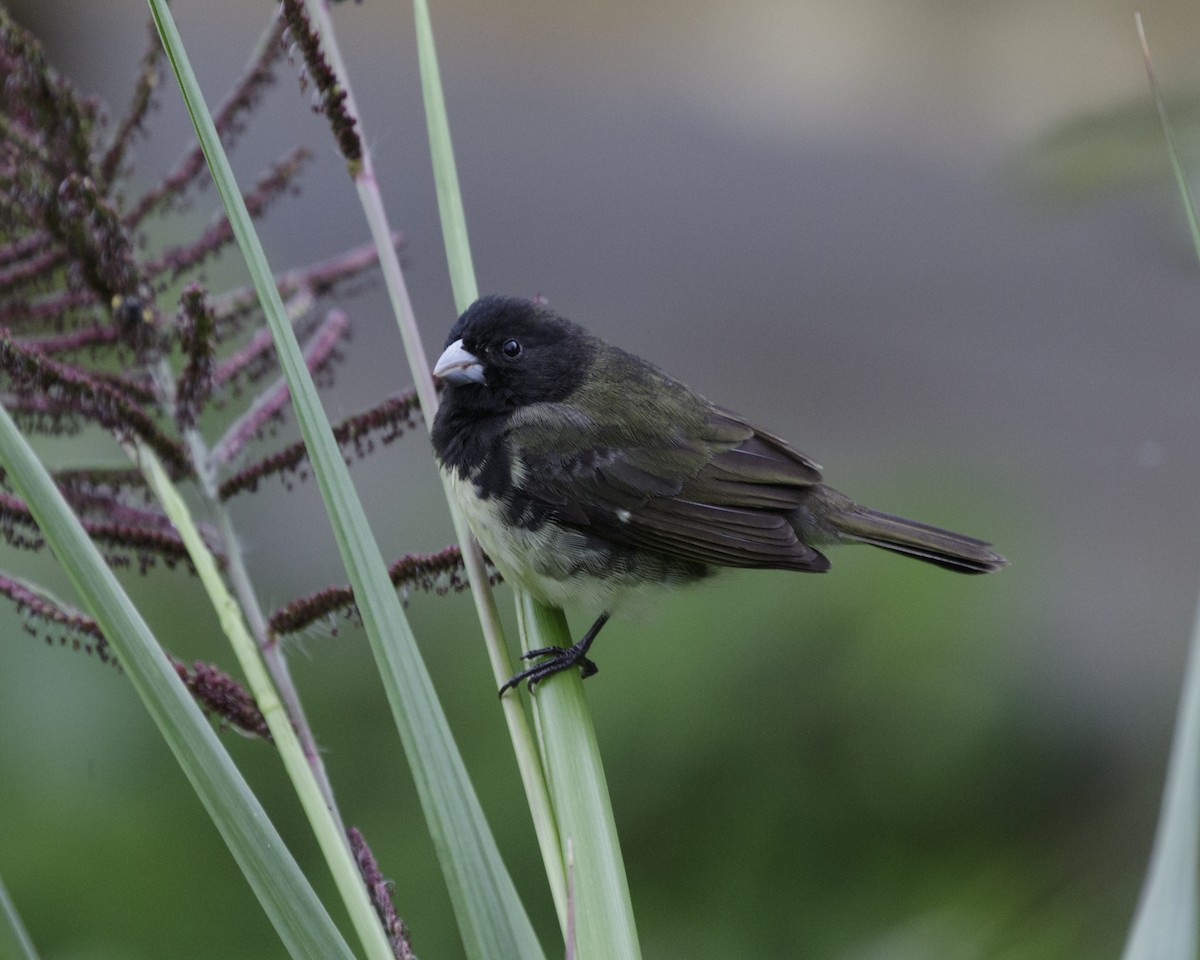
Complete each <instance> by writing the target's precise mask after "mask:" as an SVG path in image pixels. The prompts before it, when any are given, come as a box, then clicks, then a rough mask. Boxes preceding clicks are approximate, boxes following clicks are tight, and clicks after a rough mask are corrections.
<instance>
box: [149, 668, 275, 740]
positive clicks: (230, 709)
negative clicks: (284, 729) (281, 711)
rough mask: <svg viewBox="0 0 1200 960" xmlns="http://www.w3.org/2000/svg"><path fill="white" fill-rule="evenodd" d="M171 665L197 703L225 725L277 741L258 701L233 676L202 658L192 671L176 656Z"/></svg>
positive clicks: (254, 735)
mask: <svg viewBox="0 0 1200 960" xmlns="http://www.w3.org/2000/svg"><path fill="white" fill-rule="evenodd" d="M171 664H172V666H174V667H175V672H176V673H177V674H178V675H179V679H180V680H182V681H183V685H184V686H185V687H187V688H188V692H190V693H191V695H192V697H194V698H195V700H196V702H197V703H198V704H199V705H200V706H201V707H202V708H203V709H204V710H206V711H207V712H209V713H211V714H215V715H216V716H217V717H219V718H220V720H221V726H222V727H225V726H226V725H228V726H232V727H233V728H234V729H236V730H238V731H240V732H242V733H245V734H248V735H249V736H253V737H258V738H260V739H262V740H266V741H267V742H268V743H272V742H274V741H273V739H272V737H271V731H270V730H269V729H268V728H267V721H266V720H265V719H263V715H262V712H261V711H260V710H259V709H258V704H257V703H256V702H255V700H254V698H253V697H252V696H250V694H249V693H248V692H247V691H246V688H245V687H243V686H242V685H241V684H240V683H238V682H237V681H236V680H234V679H233V678H232V677H231V676H229V675H228V674H227V673H222V672H221V671H220V670H218V669H217V668H216V667H214V666H212V665H211V664H206V663H201V662H200V661H199V660H197V661H196V662H195V663H193V664H192V667H191V669H190V670H189V669H188V668H187V667H186V666H184V664H182V663H181V662H179V661H178V660H176V659H175V658H174V657H172V658H171Z"/></svg>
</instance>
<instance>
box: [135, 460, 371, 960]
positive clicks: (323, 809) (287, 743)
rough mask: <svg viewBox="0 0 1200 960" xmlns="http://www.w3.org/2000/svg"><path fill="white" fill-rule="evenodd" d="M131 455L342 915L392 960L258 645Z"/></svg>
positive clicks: (164, 485) (152, 477) (157, 485)
mask: <svg viewBox="0 0 1200 960" xmlns="http://www.w3.org/2000/svg"><path fill="white" fill-rule="evenodd" d="M132 453H133V454H134V457H135V461H136V463H137V464H138V465H139V466H140V467H141V470H142V474H143V475H144V476H145V477H146V480H147V482H148V483H149V484H150V489H151V490H153V491H154V495H155V497H156V498H157V499H158V502H159V503H160V504H162V508H163V510H164V512H165V513H166V515H167V517H168V518H169V519H170V521H171V523H172V525H174V527H175V529H176V530H177V531H178V532H179V536H180V538H181V539H182V540H183V543H184V545H185V546H186V547H187V551H188V556H189V557H191V560H192V566H193V567H194V568H195V570H196V574H197V576H198V577H199V578H200V582H201V583H202V584H203V585H204V590H205V592H206V593H207V594H208V597H209V601H210V602H211V603H212V605H213V609H214V610H215V611H216V613H217V618H218V620H219V621H220V624H221V629H222V631H223V632H224V634H225V636H226V637H227V638H228V640H229V643H230V645H231V646H232V647H233V650H234V653H235V654H236V655H237V658H238V664H239V665H240V666H241V668H242V673H243V674H244V675H245V677H246V682H247V683H248V684H249V686H250V692H251V694H253V696H254V699H255V702H256V703H257V704H258V709H259V710H261V711H262V715H263V719H265V720H266V722H267V727H268V728H269V729H270V731H271V737H272V739H273V740H274V741H275V748H276V750H277V751H278V752H279V756H280V758H281V759H282V760H283V764H284V767H285V768H286V769H287V773H288V776H289V778H290V779H291V781H292V786H293V788H294V789H295V791H296V795H297V797H299V799H300V804H301V806H302V807H303V808H304V812H305V815H306V816H307V817H308V820H309V823H310V824H311V825H312V828H313V833H314V834H315V835H316V838H317V842H318V844H320V847H321V853H322V854H323V855H324V857H325V860H326V862H327V863H328V864H329V869H330V871H331V872H332V873H333V878H334V882H335V883H336V885H337V888H338V893H340V894H341V897H342V902H343V903H344V904H345V905H346V911H347V912H348V913H349V914H350V920H351V922H352V923H353V924H354V929H355V932H356V933H357V934H358V939H359V942H360V943H362V945H363V949H364V950H365V951H366V953H367V956H368V957H370V958H372V960H395V958H394V955H393V953H392V948H391V945H390V944H389V943H388V941H387V937H386V936H385V934H384V932H383V926H382V924H380V922H379V918H378V916H377V915H376V913H375V907H374V906H373V905H372V903H371V900H370V897H369V896H368V895H367V888H366V886H365V885H364V884H363V881H362V875H361V874H360V873H359V870H358V866H357V864H356V863H355V861H354V857H353V855H352V854H351V852H350V846H349V844H348V842H347V840H346V837H345V836H344V835H343V834H342V831H341V829H340V827H339V826H338V823H337V820H336V818H335V817H334V815H333V812H332V811H331V810H330V808H329V806H328V804H326V802H325V798H324V796H323V795H322V793H321V787H320V785H319V784H318V783H317V778H316V776H315V774H314V773H313V769H312V767H310V766H309V764H308V762H307V760H306V759H305V756H304V749H303V747H301V745H300V739H299V737H298V736H297V735H296V731H295V730H294V729H293V727H292V723H291V720H290V719H289V717H288V715H287V711H286V710H284V708H283V703H282V702H281V701H280V699H279V694H278V692H277V691H276V689H275V686H274V684H272V683H271V678H270V675H269V674H268V673H267V668H266V666H265V664H264V663H263V661H262V657H261V656H260V655H259V651H258V646H257V645H256V644H255V642H254V638H253V637H252V636H251V635H250V630H249V628H248V627H247V626H246V621H245V617H244V615H243V613H242V608H241V607H239V606H238V604H237V601H236V600H234V599H233V597H232V596H231V595H230V593H229V591H228V590H227V589H226V587H225V581H224V579H223V578H222V577H221V573H220V571H219V570H218V569H217V560H216V557H214V556H213V555H212V551H210V550H209V549H208V545H207V544H206V543H205V542H204V538H203V537H202V536H201V535H200V531H199V529H198V528H197V527H196V523H195V521H194V520H193V519H192V514H191V511H190V510H189V509H188V506H187V504H186V503H185V502H184V499H183V497H182V496H181V495H180V493H179V490H178V489H177V488H176V486H175V485H174V484H173V483H172V482H171V479H170V478H169V477H168V476H167V473H166V471H165V470H164V469H163V468H162V465H161V464H160V463H159V462H158V458H157V457H155V455H154V453H153V452H152V451H151V450H150V449H149V448H148V447H146V446H145V445H143V444H137V446H136V447H135V448H134V449H133V450H132Z"/></svg>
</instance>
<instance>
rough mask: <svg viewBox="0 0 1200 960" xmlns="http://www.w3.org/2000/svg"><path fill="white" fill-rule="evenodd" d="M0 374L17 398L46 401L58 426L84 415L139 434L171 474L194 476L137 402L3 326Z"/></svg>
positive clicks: (175, 444) (117, 429)
mask: <svg viewBox="0 0 1200 960" xmlns="http://www.w3.org/2000/svg"><path fill="white" fill-rule="evenodd" d="M0 371H2V372H3V374H4V375H5V376H6V377H7V379H8V380H9V384H10V388H11V389H12V390H13V391H14V392H15V393H16V394H18V396H19V397H24V396H26V395H30V396H32V397H34V398H37V399H38V400H40V401H43V402H44V403H45V410H44V411H43V412H45V413H47V414H49V415H51V416H52V417H55V418H57V419H58V420H59V421H60V422H61V421H62V420H64V419H65V420H67V421H70V420H71V419H72V418H75V417H82V418H83V419H85V420H90V421H93V422H95V423H98V424H99V425H100V426H102V427H104V428H106V429H108V430H111V431H113V432H114V433H116V434H117V435H118V436H128V435H133V436H136V437H138V438H139V439H140V440H142V442H144V443H145V444H146V445H147V446H149V447H151V448H152V449H153V450H154V452H155V453H157V454H158V455H159V457H160V458H161V459H162V460H163V462H164V463H165V464H166V465H167V469H168V470H169V471H170V472H171V474H172V476H174V477H181V476H188V475H190V474H191V473H192V467H191V463H190V462H189V460H188V457H187V454H186V453H185V452H184V449H183V447H182V445H181V444H180V443H179V442H178V441H177V440H175V439H174V438H172V437H169V436H167V435H166V434H165V433H163V431H162V430H161V429H160V428H159V427H158V424H157V423H156V422H155V421H154V419H153V418H152V417H151V416H150V415H149V414H148V413H146V412H145V411H144V410H143V409H142V408H141V406H140V405H139V404H138V402H137V400H136V399H134V398H133V397H130V396H129V395H127V394H125V393H123V392H122V391H121V390H120V389H118V388H117V387H116V386H115V385H114V384H113V383H111V382H102V381H101V380H99V379H97V378H96V377H94V376H92V375H91V374H89V373H87V372H85V371H84V370H82V369H80V368H79V367H75V366H71V365H69V364H64V363H60V362H59V361H57V360H51V359H50V358H49V357H44V356H42V355H41V354H40V353H38V352H37V351H36V350H28V349H25V348H24V347H23V346H22V345H21V344H19V343H18V342H17V341H16V340H15V339H14V338H13V337H12V335H11V334H10V333H9V332H8V331H7V330H4V329H3V328H0Z"/></svg>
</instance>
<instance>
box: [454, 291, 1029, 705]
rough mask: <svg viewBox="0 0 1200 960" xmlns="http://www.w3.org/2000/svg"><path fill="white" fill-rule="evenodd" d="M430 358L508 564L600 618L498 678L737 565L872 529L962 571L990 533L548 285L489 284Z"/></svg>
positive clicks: (899, 549)
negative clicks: (795, 431)
mask: <svg viewBox="0 0 1200 960" xmlns="http://www.w3.org/2000/svg"><path fill="white" fill-rule="evenodd" d="M433 375H434V377H435V379H436V380H438V381H440V383H441V384H442V385H443V391H442V398H441V403H440V405H439V407H438V410H437V414H436V416H435V418H434V423H433V427H432V430H431V441H432V445H433V451H434V455H435V458H436V460H437V463H438V466H439V469H440V472H441V473H442V475H443V476H444V478H445V479H446V480H447V481H448V485H449V487H450V489H451V491H452V494H453V497H454V499H455V500H457V502H458V503H459V505H460V506H461V508H462V510H463V513H464V514H465V516H466V519H467V523H468V525H469V527H470V528H471V532H472V533H473V534H474V536H475V538H476V540H478V542H479V544H480V546H481V547H482V548H483V550H484V551H485V552H486V554H487V556H488V557H489V558H490V560H491V562H492V564H493V565H494V566H495V568H496V569H497V570H498V571H499V573H500V574H501V575H502V576H503V577H504V579H505V580H506V581H508V582H509V583H510V584H513V585H515V586H517V587H519V588H521V589H523V590H525V591H527V592H528V593H529V594H531V595H532V596H533V597H535V598H536V599H537V600H539V601H541V602H542V603H544V604H548V605H550V606H553V607H559V608H565V607H567V606H569V605H570V606H575V607H581V608H584V609H586V610H589V611H590V612H591V614H592V615H594V616H595V617H596V619H595V621H594V622H593V623H592V625H591V627H590V628H589V629H588V630H587V632H586V633H585V634H584V635H583V637H582V638H581V639H580V640H579V641H578V642H576V643H574V644H573V645H571V646H569V647H543V648H540V649H536V650H530V651H528V652H527V653H525V654H524V657H523V659H525V660H526V661H530V665H529V666H528V667H527V668H526V669H524V670H522V671H520V672H519V673H517V674H516V675H514V676H513V677H511V678H510V679H509V680H508V681H507V682H506V683H505V684H504V685H503V686H502V687H501V688H500V695H501V696H503V695H504V693H505V692H506V691H507V690H509V689H511V688H515V687H517V686H519V685H520V684H521V683H522V682H525V683H527V684H528V689H529V690H530V691H531V692H532V691H533V689H534V687H535V686H536V685H537V684H539V683H540V682H542V681H543V680H546V679H547V678H548V677H550V676H553V675H554V674H556V673H559V672H560V671H564V670H569V669H571V668H573V667H578V668H579V669H580V673H581V675H582V676H583V677H585V678H586V677H589V676H591V675H593V674H594V673H595V672H596V670H597V667H596V664H595V662H594V661H593V660H592V659H591V658H589V656H588V652H589V650H590V648H591V645H592V643H593V641H594V640H595V639H596V636H597V634H598V633H599V632H600V630H601V629H602V628H603V627H604V625H605V623H607V622H608V619H609V617H610V616H612V614H613V613H614V612H616V611H617V610H619V609H622V608H624V607H627V606H629V605H636V604H637V602H638V600H639V599H642V602H644V598H645V597H647V596H653V595H654V592H655V591H657V590H661V589H665V588H671V587H676V586H682V585H685V584H690V583H695V582H697V581H700V580H703V579H705V578H706V577H709V576H710V575H712V574H714V573H716V572H717V571H719V570H720V569H721V568H724V567H740V568H753V569H778V570H795V571H799V572H804V573H821V572H824V571H826V570H828V569H829V566H830V564H829V560H828V559H827V558H826V556H825V553H824V552H823V551H824V549H825V548H827V547H830V546H835V545H837V544H843V543H866V544H870V545H872V546H875V547H881V548H883V549H884V550H889V551H892V552H894V553H898V554H903V555H905V556H909V557H915V558H916V559H918V560H923V561H926V562H927V563H931V564H935V565H937V566H939V567H943V568H945V569H947V570H954V571H957V572H960V573H988V572H991V571H994V570H998V569H1000V568H1001V567H1003V566H1005V564H1006V563H1007V561H1006V560H1005V558H1004V557H1002V556H1001V555H1000V554H998V553H996V552H995V551H993V550H992V549H991V545H990V544H988V543H986V542H985V541H983V540H977V539H975V538H974V537H968V536H964V535H962V534H958V533H953V532H951V531H949V530H943V529H940V528H938V527H934V526H930V525H928V524H924V523H918V522H916V521H914V520H906V519H904V518H903V517H898V516H894V515H892V514H888V513H882V512H880V511H877V510H872V509H870V508H868V507H863V506H860V505H859V504H858V503H856V502H855V501H853V500H852V499H850V498H849V497H847V496H846V495H844V494H842V493H839V492H838V491H836V490H834V489H833V488H831V487H829V486H827V485H826V484H825V483H823V482H822V474H821V467H820V466H819V465H818V464H816V463H815V462H813V461H812V460H811V459H809V458H808V457H807V456H805V455H804V454H803V453H801V452H800V451H799V450H797V449H796V448H795V447H793V446H791V445H790V444H788V443H787V442H786V441H785V440H783V439H781V438H780V437H778V436H776V435H775V434H773V433H770V432H768V431H766V430H764V429H763V428H761V427H759V426H756V425H755V424H754V423H752V422H751V421H750V420H748V419H747V418H745V417H743V416H742V415H741V414H738V413H735V412H734V411H732V410H729V409H726V408H725V407H721V406H718V405H717V404H715V403H712V402H711V401H709V400H707V399H705V398H704V397H703V396H701V395H700V394H699V393H697V392H695V391H694V390H692V389H691V388H689V387H688V386H686V385H685V384H683V383H681V382H680V381H679V380H676V379H675V378H673V377H671V376H670V375H669V374H667V373H666V372H664V371H663V370H661V369H659V368H658V367H657V366H655V365H654V364H652V363H650V362H648V361H646V360H643V359H642V358H640V357H638V356H635V355H634V354H632V353H628V352H626V351H624V350H622V349H620V348H619V347H615V346H612V345H611V344H609V343H607V342H606V341H604V340H602V339H600V338H599V337H596V336H593V335H592V334H590V333H588V332H587V331H586V330H585V329H584V328H583V327H581V326H579V325H578V324H576V323H573V322H572V321H570V320H567V319H566V318H564V317H562V316H560V315H558V314H557V313H556V312H554V311H553V310H551V309H550V308H549V307H548V306H547V305H546V304H545V303H544V302H540V301H533V300H527V299H522V298H517V297H510V296H501V295H488V296H484V297H481V298H479V299H478V300H476V301H475V302H474V303H472V304H471V305H470V306H469V307H468V308H467V309H466V310H465V311H464V312H463V313H462V315H461V316H459V317H458V319H457V321H456V322H455V323H454V324H453V326H452V328H451V330H450V333H449V335H448V336H447V338H446V343H445V347H444V350H443V352H442V354H441V356H440V357H439V358H438V360H437V362H436V364H435V365H434V368H433Z"/></svg>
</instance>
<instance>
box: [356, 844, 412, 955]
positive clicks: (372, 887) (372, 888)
mask: <svg viewBox="0 0 1200 960" xmlns="http://www.w3.org/2000/svg"><path fill="white" fill-rule="evenodd" d="M346 838H347V839H348V840H349V841H350V852H351V853H352V854H353V855H354V862H355V863H356V864H358V872H359V873H360V874H361V875H362V879H363V883H364V884H365V885H366V888H367V893H368V894H369V895H370V897H371V903H373V904H374V905H375V913H376V914H377V915H378V916H379V922H380V923H382V924H383V929H384V932H385V933H386V934H387V938H388V943H389V944H390V945H391V947H392V955H393V956H394V957H395V958H396V960H416V954H414V953H413V952H412V942H411V940H410V939H409V933H408V927H407V926H405V925H404V921H403V920H401V919H400V916H399V915H398V914H397V913H396V905H395V904H394V903H392V884H391V883H389V882H388V881H387V880H385V879H384V878H383V874H382V873H380V872H379V864H377V863H376V862H375V854H373V853H372V852H371V848H370V847H368V846H367V841H366V840H365V839H364V838H363V835H362V832H361V831H360V830H359V829H358V827H349V828H347V830H346Z"/></svg>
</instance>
